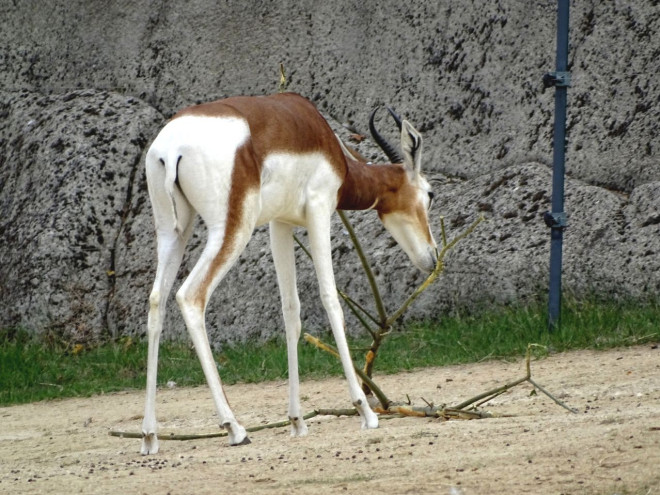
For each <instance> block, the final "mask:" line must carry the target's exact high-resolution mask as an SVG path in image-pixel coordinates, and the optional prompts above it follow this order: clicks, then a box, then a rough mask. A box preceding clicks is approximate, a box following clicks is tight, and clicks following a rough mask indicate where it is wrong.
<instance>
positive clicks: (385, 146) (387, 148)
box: [369, 107, 403, 163]
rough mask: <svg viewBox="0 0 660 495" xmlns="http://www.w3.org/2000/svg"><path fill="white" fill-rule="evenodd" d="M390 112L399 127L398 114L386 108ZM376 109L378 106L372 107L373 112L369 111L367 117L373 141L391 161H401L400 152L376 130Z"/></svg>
mask: <svg viewBox="0 0 660 495" xmlns="http://www.w3.org/2000/svg"><path fill="white" fill-rule="evenodd" d="M387 110H388V111H389V112H390V115H392V117H393V118H394V120H395V121H396V122H397V126H399V129H401V119H399V118H398V116H397V115H396V114H395V113H394V112H393V111H392V110H391V109H390V108H388V109H387ZM377 111H378V107H376V108H375V109H374V111H373V112H371V116H370V117H369V132H371V136H372V137H373V138H374V141H376V144H377V145H378V146H380V149H382V150H383V152H384V153H385V154H386V155H387V158H389V160H390V162H392V163H403V158H402V157H401V154H399V152H398V151H397V150H396V148H394V146H392V145H391V144H390V143H388V142H387V140H386V139H385V138H384V137H383V136H381V135H380V133H379V132H378V131H377V130H376V126H375V125H374V118H375V116H376V112H377Z"/></svg>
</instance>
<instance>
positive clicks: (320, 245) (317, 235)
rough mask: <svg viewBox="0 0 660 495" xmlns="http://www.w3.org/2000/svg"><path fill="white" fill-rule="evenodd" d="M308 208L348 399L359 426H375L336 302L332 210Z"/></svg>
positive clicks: (321, 284) (316, 262) (325, 303)
mask: <svg viewBox="0 0 660 495" xmlns="http://www.w3.org/2000/svg"><path fill="white" fill-rule="evenodd" d="M308 211H309V217H308V225H307V230H308V233H309V242H310V247H311V250H312V257H313V258H314V267H315V268H316V276H317V278H318V281H319V289H320V291H321V301H322V303H323V307H324V308H325V310H326V312H327V313H328V318H329V319H330V326H331V327H332V333H333V335H334V337H335V343H336V344H337V350H338V351H339V356H340V358H341V363H342V366H343V368H344V374H345V375H346V381H347V382H348V389H349V392H350V394H351V400H352V402H353V405H354V406H355V408H356V409H357V410H358V412H359V413H360V417H361V419H362V428H378V416H376V414H374V412H373V411H372V410H371V407H370V406H369V403H368V402H367V397H366V396H365V394H364V392H363V391H362V388H361V387H360V385H359V383H358V380H357V376H356V374H355V369H353V360H352V359H351V354H350V351H349V349H348V343H347V342H346V332H345V329H344V313H343V311H342V309H341V305H340V304H339V297H338V296H337V287H336V285H335V276H334V272H333V270H332V250H331V245H330V215H331V214H332V211H328V208H327V207H325V205H324V204H319V205H312V204H310V205H308Z"/></svg>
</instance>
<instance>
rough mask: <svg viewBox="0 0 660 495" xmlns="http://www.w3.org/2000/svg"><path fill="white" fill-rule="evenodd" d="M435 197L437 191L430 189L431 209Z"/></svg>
mask: <svg viewBox="0 0 660 495" xmlns="http://www.w3.org/2000/svg"><path fill="white" fill-rule="evenodd" d="M434 199H435V193H434V192H433V191H429V210H430V209H431V206H433V200H434Z"/></svg>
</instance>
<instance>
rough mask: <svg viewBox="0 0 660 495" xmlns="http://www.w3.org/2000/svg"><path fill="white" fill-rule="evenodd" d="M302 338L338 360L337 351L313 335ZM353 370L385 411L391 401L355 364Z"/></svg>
mask: <svg viewBox="0 0 660 495" xmlns="http://www.w3.org/2000/svg"><path fill="white" fill-rule="evenodd" d="M304 338H305V340H306V341H307V342H309V343H310V344H312V345H314V346H316V347H318V348H319V349H321V350H323V351H325V352H327V353H329V354H332V355H333V356H335V357H336V358H337V359H340V356H339V353H338V352H337V349H335V348H334V347H332V346H331V345H329V344H326V343H324V342H322V341H321V340H320V339H318V338H316V337H314V336H313V335H310V334H308V333H306V334H305V335H304ZM353 369H354V370H355V373H356V374H357V375H358V376H359V377H360V379H361V380H362V381H363V382H364V383H366V384H367V385H368V386H369V388H370V389H371V391H372V392H373V393H374V395H375V396H376V398H377V399H378V402H380V403H381V405H382V406H383V408H384V409H387V408H388V406H389V405H390V404H391V401H390V400H389V399H388V398H387V396H386V395H385V394H384V393H383V391H382V390H381V389H380V387H379V386H378V385H376V384H375V383H374V381H373V380H372V379H371V378H370V377H368V376H367V375H366V373H365V372H364V371H362V370H361V369H360V368H358V367H357V366H355V364H353Z"/></svg>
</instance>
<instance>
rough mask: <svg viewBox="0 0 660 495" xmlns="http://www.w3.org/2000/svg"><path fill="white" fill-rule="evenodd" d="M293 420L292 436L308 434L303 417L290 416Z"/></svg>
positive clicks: (290, 419)
mask: <svg viewBox="0 0 660 495" xmlns="http://www.w3.org/2000/svg"><path fill="white" fill-rule="evenodd" d="M289 421H291V436H292V437H304V436H305V435H307V424H305V420H304V419H302V418H289Z"/></svg>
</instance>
